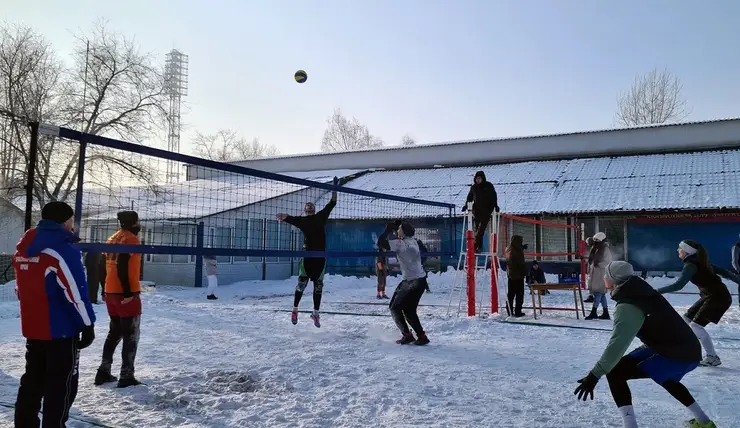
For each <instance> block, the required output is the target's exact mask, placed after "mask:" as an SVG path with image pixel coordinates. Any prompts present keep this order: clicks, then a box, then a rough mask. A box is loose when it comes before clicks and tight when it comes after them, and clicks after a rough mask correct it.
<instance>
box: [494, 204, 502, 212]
mask: <svg viewBox="0 0 740 428" xmlns="http://www.w3.org/2000/svg"><path fill="white" fill-rule="evenodd" d="M493 209H494V210H496V212H497V213H498V212H501V209H500V208H499V207H498V205H496V206H495V207H493Z"/></svg>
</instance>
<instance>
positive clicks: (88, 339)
mask: <svg viewBox="0 0 740 428" xmlns="http://www.w3.org/2000/svg"><path fill="white" fill-rule="evenodd" d="M81 336H82V337H81V338H80V342H79V345H78V347H79V348H80V349H85V348H87V347H88V346H90V345H92V343H93V340H95V326H94V325H90V326H85V328H83V329H82V334H81Z"/></svg>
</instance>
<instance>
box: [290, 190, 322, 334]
mask: <svg viewBox="0 0 740 428" xmlns="http://www.w3.org/2000/svg"><path fill="white" fill-rule="evenodd" d="M336 204H337V192H336V191H334V192H332V193H331V200H330V201H329V203H328V204H326V206H325V207H324V208H323V209H322V210H321V211H319V212H316V206H315V205H314V204H313V202H307V203H306V205H305V207H304V209H303V211H304V212H305V214H306V215H305V216H295V217H294V216H290V215H288V214H278V215H277V219H278V220H279V221H284V222H285V223H288V224H291V225H293V226H295V227H297V228H298V229H300V231H301V232H303V249H304V250H305V251H326V222H327V220H329V215H330V214H331V210H333V209H334V206H335V205H336ZM325 267H326V258H324V257H304V258H303V259H301V261H300V263H299V266H298V285H297V286H296V288H295V298H294V299H293V312H292V313H291V315H290V321H291V322H292V323H293V324H298V303H300V301H301V297H303V291H304V290H305V289H306V286H307V285H308V281H309V280H311V281H313V313H312V314H311V319H312V320H313V323H314V325H315V326H316V327H321V323H320V321H319V308H320V307H321V292H322V290H323V288H324V268H325Z"/></svg>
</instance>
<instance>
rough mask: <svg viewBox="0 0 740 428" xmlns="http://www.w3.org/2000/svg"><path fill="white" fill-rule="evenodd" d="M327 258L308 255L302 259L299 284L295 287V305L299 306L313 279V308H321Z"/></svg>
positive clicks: (316, 309) (295, 306) (299, 268)
mask: <svg viewBox="0 0 740 428" xmlns="http://www.w3.org/2000/svg"><path fill="white" fill-rule="evenodd" d="M325 268H326V259H325V258H323V257H306V258H304V259H303V260H301V262H300V265H299V267H298V285H296V287H295V295H294V297H293V307H294V308H297V307H298V304H299V303H300V302H301V298H302V297H303V292H304V291H305V290H306V286H308V281H309V280H311V281H313V309H314V310H315V311H318V310H319V309H321V295H322V293H323V290H324V269H325Z"/></svg>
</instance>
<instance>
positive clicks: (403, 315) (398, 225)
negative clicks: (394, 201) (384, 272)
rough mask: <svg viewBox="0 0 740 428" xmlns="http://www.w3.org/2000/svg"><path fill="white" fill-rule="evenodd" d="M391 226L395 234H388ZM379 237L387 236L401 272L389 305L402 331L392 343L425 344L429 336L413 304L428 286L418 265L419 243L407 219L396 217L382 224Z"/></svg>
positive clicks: (421, 268)
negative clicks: (382, 227)
mask: <svg viewBox="0 0 740 428" xmlns="http://www.w3.org/2000/svg"><path fill="white" fill-rule="evenodd" d="M394 230H395V231H396V236H393V235H392V233H393V231H394ZM381 239H383V240H385V239H387V242H388V244H389V246H390V249H391V251H393V252H395V253H396V259H398V264H399V265H400V266H401V273H402V274H403V281H401V283H400V284H398V287H396V291H395V292H394V293H393V297H392V298H391V302H390V305H389V307H390V309H391V315H393V321H395V323H396V325H397V326H398V328H399V329H400V330H401V334H402V336H401V338H400V339H398V340H397V341H396V343H398V344H401V345H405V344H407V343H413V344H414V345H426V344H427V343H429V339H428V338H427V335H426V333H425V332H424V329H423V328H422V326H421V322H420V321H419V315H418V314H417V313H416V308H417V307H418V306H419V300H421V296H422V295H423V294H424V290H426V289H427V288H428V285H427V273H426V272H425V271H424V267H423V266H422V265H421V255H420V252H419V244H418V243H417V241H416V239H415V238H414V227H413V226H411V225H410V224H409V223H405V222H401V221H400V220H397V221H396V222H395V223H389V224H388V225H387V226H386V228H385V230H384V231H383V234H382V235H381V237H380V238H378V241H380V240H381ZM406 321H408V324H411V328H413V329H414V331H415V332H416V339H415V340H414V335H413V333H411V331H410V330H409V326H408V324H406Z"/></svg>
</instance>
